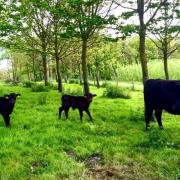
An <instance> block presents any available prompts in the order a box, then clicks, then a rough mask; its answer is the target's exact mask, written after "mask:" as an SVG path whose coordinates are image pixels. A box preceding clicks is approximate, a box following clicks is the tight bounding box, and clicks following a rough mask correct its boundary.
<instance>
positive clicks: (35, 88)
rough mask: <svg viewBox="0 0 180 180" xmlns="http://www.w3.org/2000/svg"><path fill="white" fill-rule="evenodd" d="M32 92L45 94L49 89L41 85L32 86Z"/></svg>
mask: <svg viewBox="0 0 180 180" xmlns="http://www.w3.org/2000/svg"><path fill="white" fill-rule="evenodd" d="M31 91H32V92H47V91H49V88H48V87H46V86H44V85H43V84H34V85H32V87H31Z"/></svg>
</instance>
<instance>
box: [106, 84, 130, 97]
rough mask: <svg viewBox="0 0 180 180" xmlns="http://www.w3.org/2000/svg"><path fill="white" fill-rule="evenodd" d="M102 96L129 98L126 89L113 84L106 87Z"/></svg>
mask: <svg viewBox="0 0 180 180" xmlns="http://www.w3.org/2000/svg"><path fill="white" fill-rule="evenodd" d="M103 96H104V97H109V98H123V99H130V98H131V95H130V92H129V91H128V90H127V89H125V88H122V87H119V86H113V85H111V86H107V87H106V90H105V91H104V93H103Z"/></svg>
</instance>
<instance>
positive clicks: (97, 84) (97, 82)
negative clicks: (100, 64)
mask: <svg viewBox="0 0 180 180" xmlns="http://www.w3.org/2000/svg"><path fill="white" fill-rule="evenodd" d="M95 75H96V87H97V88H100V84H99V70H98V68H97V69H96V74H95Z"/></svg>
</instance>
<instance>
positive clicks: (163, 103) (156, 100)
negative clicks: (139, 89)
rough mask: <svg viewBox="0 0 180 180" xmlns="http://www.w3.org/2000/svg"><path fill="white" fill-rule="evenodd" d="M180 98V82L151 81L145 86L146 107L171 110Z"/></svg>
mask: <svg viewBox="0 0 180 180" xmlns="http://www.w3.org/2000/svg"><path fill="white" fill-rule="evenodd" d="M179 98H180V81H175V80H159V79H157V80H154V79H150V80H147V81H146V82H145V85H144V101H145V105H146V106H151V107H153V108H162V109H167V110H168V109H169V108H171V107H172V105H174V104H175V102H176V101H177V99H179Z"/></svg>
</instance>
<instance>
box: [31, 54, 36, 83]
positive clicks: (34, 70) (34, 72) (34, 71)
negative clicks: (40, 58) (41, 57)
mask: <svg viewBox="0 0 180 180" xmlns="http://www.w3.org/2000/svg"><path fill="white" fill-rule="evenodd" d="M32 63H33V64H32V66H33V67H32V69H33V76H34V78H33V79H34V81H36V80H37V77H36V68H35V57H34V54H33V55H32Z"/></svg>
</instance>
